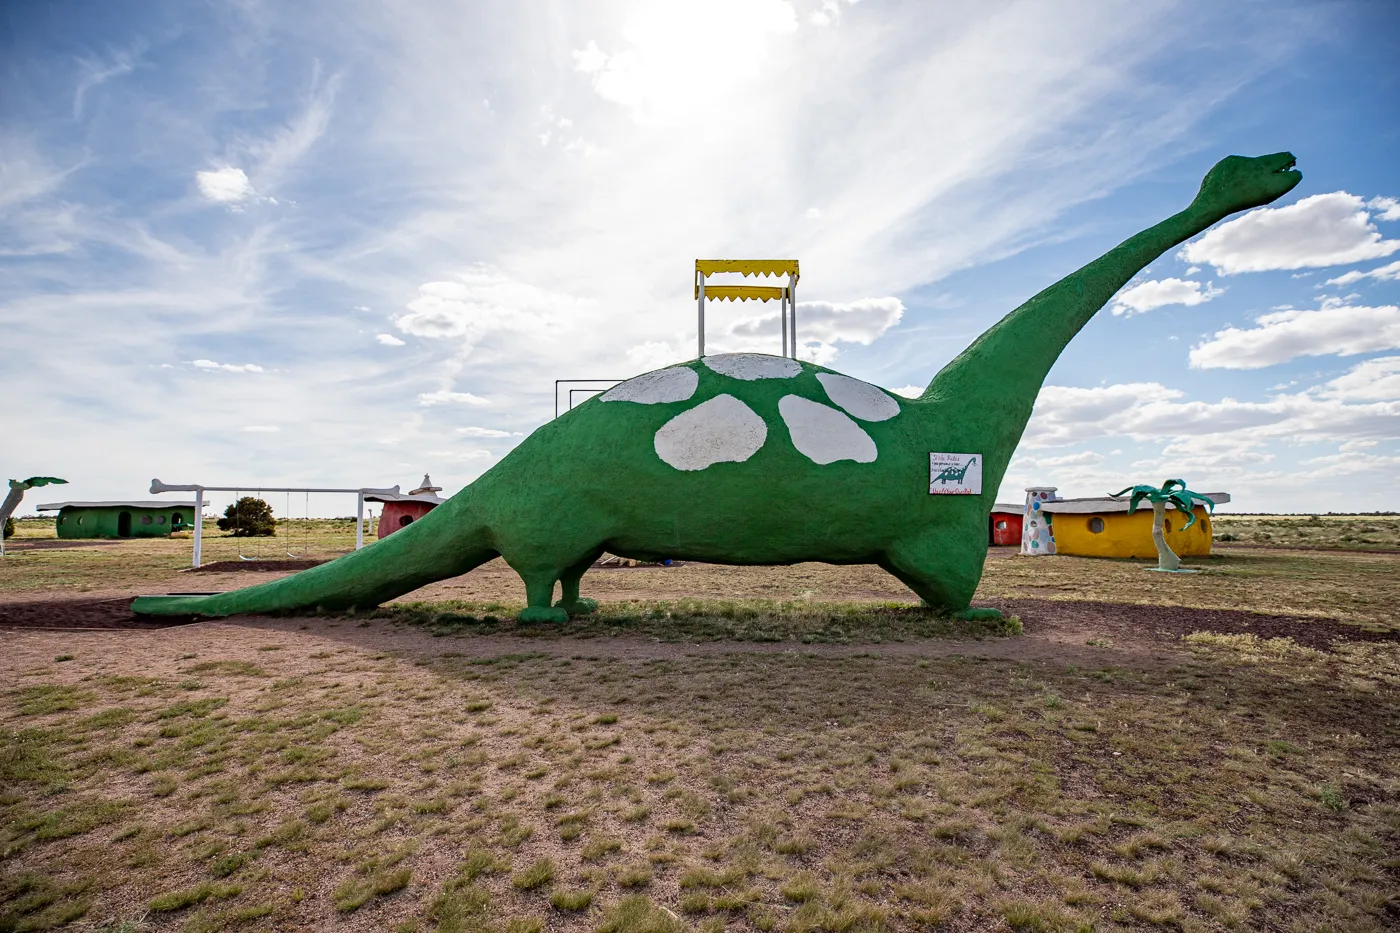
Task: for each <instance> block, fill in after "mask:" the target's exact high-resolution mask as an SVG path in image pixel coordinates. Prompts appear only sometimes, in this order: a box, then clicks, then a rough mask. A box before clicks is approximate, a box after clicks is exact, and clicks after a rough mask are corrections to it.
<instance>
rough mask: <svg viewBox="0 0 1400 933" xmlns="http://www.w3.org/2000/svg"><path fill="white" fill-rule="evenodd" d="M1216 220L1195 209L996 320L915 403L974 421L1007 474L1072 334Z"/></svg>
mask: <svg viewBox="0 0 1400 933" xmlns="http://www.w3.org/2000/svg"><path fill="white" fill-rule="evenodd" d="M1219 219H1221V218H1220V217H1219V216H1211V215H1209V214H1207V213H1206V212H1204V211H1202V210H1200V209H1198V208H1196V207H1195V206H1194V205H1193V206H1192V207H1188V208H1187V209H1186V210H1184V211H1182V212H1181V213H1179V214H1175V215H1173V216H1171V217H1168V218H1167V219H1166V220H1164V221H1162V222H1161V223H1159V224H1157V225H1156V226H1154V227H1151V228H1149V229H1147V230H1144V231H1142V232H1141V233H1139V234H1137V235H1136V236H1134V237H1132V238H1131V239H1128V240H1126V241H1124V242H1123V243H1120V244H1119V245H1118V246H1116V247H1114V248H1113V249H1112V250H1110V251H1109V252H1108V253H1106V254H1104V255H1103V256H1100V257H1099V258H1098V259H1095V260H1094V261H1093V262H1091V263H1089V264H1088V265H1087V266H1084V267H1083V268H1082V269H1080V270H1078V271H1077V272H1074V273H1072V274H1070V275H1068V276H1066V277H1065V278H1063V279H1061V280H1060V281H1058V282H1056V283H1055V284H1054V285H1051V286H1050V287H1049V288H1047V289H1045V290H1044V291H1042V292H1041V293H1040V294H1038V295H1036V296H1035V297H1034V298H1032V299H1031V300H1030V301H1027V302H1026V303H1025V304H1023V305H1021V306H1020V307H1019V308H1017V309H1016V310H1015V311H1012V312H1011V313H1010V314H1008V315H1007V316H1006V317H1004V318H1002V319H1001V320H1000V321H998V322H997V323H996V324H995V325H993V326H992V327H991V329H989V330H988V331H987V332H986V333H984V334H983V335H982V336H981V337H978V338H977V340H976V341H974V342H973V343H972V345H971V346H969V347H968V348H967V349H966V350H964V351H963V352H962V353H961V354H959V355H958V357H957V359H955V360H953V361H952V362H951V363H949V364H948V365H947V366H945V367H943V369H942V370H941V371H940V372H939V373H938V375H937V376H935V377H934V379H933V381H932V382H931V383H929V386H928V388H927V389H925V390H924V394H923V395H922V396H920V401H927V402H932V401H939V402H942V403H944V404H943V405H941V406H940V407H941V408H943V409H944V410H946V409H948V408H953V409H955V410H958V411H959V412H961V413H962V417H965V418H969V419H973V420H975V421H976V423H977V424H978V425H979V426H981V427H982V428H983V430H982V431H981V432H979V433H980V434H981V435H982V436H983V437H984V438H985V446H984V447H983V451H984V452H985V454H986V455H987V466H988V467H989V468H991V469H992V470H994V471H996V472H998V473H1000V472H1002V471H1004V469H1005V466H1006V462H1007V460H1009V459H1010V457H1011V454H1012V452H1013V451H1014V450H1015V448H1016V445H1017V444H1018V443H1019V442H1020V439H1021V432H1022V431H1024V430H1025V427H1026V422H1027V421H1028V420H1030V416H1031V409H1032V407H1034V405H1035V399H1036V396H1037V395H1038V394H1039V393H1040V387H1041V385H1042V384H1043V383H1044V382H1045V377H1046V375H1048V374H1049V372H1050V367H1051V366H1053V365H1055V360H1056V359H1058V358H1059V356H1060V352H1061V351H1062V350H1064V348H1065V346H1066V345H1067V344H1068V343H1069V342H1070V340H1071V339H1073V337H1074V335H1075V334H1077V333H1079V330H1080V328H1082V327H1083V326H1084V325H1085V324H1087V323H1088V322H1089V319H1090V318H1092V317H1093V316H1094V315H1095V314H1096V313H1098V311H1099V309H1100V308H1102V307H1103V306H1104V305H1105V304H1107V303H1108V300H1109V299H1110V298H1112V297H1113V295H1114V294H1115V293H1116V292H1117V291H1118V290H1119V289H1120V288H1122V287H1123V286H1124V285H1126V284H1127V282H1128V280H1129V279H1131V278H1132V277H1133V276H1134V275H1136V274H1137V273H1138V272H1139V271H1141V270H1142V269H1143V268H1144V267H1145V266H1146V265H1147V264H1148V263H1150V262H1152V260H1154V259H1156V258H1157V257H1158V256H1160V255H1162V254H1163V253H1164V252H1166V251H1167V250H1169V249H1171V248H1172V247H1174V246H1176V245H1177V244H1178V243H1181V242H1182V241H1184V240H1187V239H1190V238H1191V237H1193V236H1195V235H1196V234H1197V233H1200V232H1201V231H1202V230H1205V229H1206V228H1207V227H1209V226H1210V225H1211V224H1213V223H1215V222H1216V221H1217V220H1219ZM998 480H999V476H998Z"/></svg>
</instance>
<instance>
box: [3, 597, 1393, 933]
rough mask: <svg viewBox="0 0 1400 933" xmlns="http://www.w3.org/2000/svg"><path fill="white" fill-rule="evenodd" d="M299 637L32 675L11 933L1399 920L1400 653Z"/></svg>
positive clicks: (216, 634)
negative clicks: (1028, 657)
mask: <svg viewBox="0 0 1400 933" xmlns="http://www.w3.org/2000/svg"><path fill="white" fill-rule="evenodd" d="M306 624H307V626H308V628H307V629H306V630H305V631H297V630H295V629H293V630H291V631H282V632H280V633H278V634H277V635H276V636H275V641H276V643H277V644H279V645H280V650H278V651H274V652H268V651H259V648H262V647H266V645H267V644H268V643H269V642H270V641H271V640H272V639H271V638H270V636H269V634H268V633H267V632H265V631H262V630H258V629H240V628H239V627H238V626H218V627H196V628H191V629H175V630H168V631H166V632H160V633H127V634H121V635H119V634H112V635H104V636H101V638H103V639H107V640H115V639H119V638H139V639H140V640H141V646H140V647H139V649H138V650H137V653H136V654H135V655H134V656H132V658H131V659H128V660H125V661H123V663H122V664H121V665H120V667H118V666H116V665H113V664H112V663H111V662H110V660H109V655H108V653H107V652H104V651H101V650H97V648H96V646H95V645H94V644H93V643H92V642H91V641H86V642H85V641H81V640H80V641H77V642H73V641H72V640H71V639H70V642H69V644H70V649H71V651H72V653H73V654H74V655H75V657H74V660H73V661H69V662H64V663H62V664H58V663H54V662H51V661H47V658H48V657H51V656H52V653H53V652H52V649H51V646H49V645H44V646H42V647H43V650H44V652H45V653H44V654H43V655H40V654H38V653H37V648H36V650H35V651H34V652H29V653H26V654H25V655H24V657H25V658H26V659H27V660H26V661H25V662H24V664H23V665H21V666H17V667H11V668H9V669H7V671H6V674H7V679H8V680H9V681H10V682H12V683H15V684H17V686H15V687H14V688H12V689H11V690H9V691H8V692H6V693H5V694H4V696H3V698H0V729H3V730H4V732H3V735H2V736H0V748H3V753H0V786H3V787H4V788H5V791H4V797H3V799H2V800H0V803H3V815H4V827H5V828H4V830H3V836H0V853H3V859H4V860H3V862H2V863H0V866H2V867H0V873H3V881H0V886H2V887H0V898H3V906H2V907H0V915H3V916H4V917H5V918H6V919H5V920H3V921H0V923H3V924H5V925H6V926H5V927H4V928H9V929H19V928H25V929H44V928H50V927H57V926H62V925H63V924H64V923H72V922H73V921H75V920H77V919H79V918H81V919H82V921H83V922H85V923H88V924H92V925H98V924H116V923H121V922H126V923H128V924H129V926H128V927H127V929H133V930H135V929H153V930H156V929H208V930H213V929H221V928H229V927H233V926H237V927H238V928H240V929H285V928H310V927H316V928H324V929H332V928H334V929H366V930H370V929H374V930H381V929H395V928H397V929H415V930H423V931H427V930H495V929H516V930H521V929H524V930H527V931H528V930H529V929H531V928H537V927H539V925H541V924H543V925H545V926H548V927H549V928H551V929H580V930H606V929H618V930H623V929H638V930H652V929H662V928H664V929H665V930H668V931H673V933H680V931H682V930H685V929H689V928H692V927H696V928H701V927H703V928H705V929H714V930H718V929H719V926H720V925H721V924H723V925H724V926H726V927H728V928H734V929H742V928H746V927H752V928H754V929H757V930H760V931H765V930H780V931H793V933H812V931H817V930H828V931H848V930H862V931H881V930H892V931H895V930H915V929H923V928H935V929H936V928H939V927H940V926H943V927H946V928H948V929H983V928H989V929H990V928H1010V929H1017V930H1075V929H1097V930H1113V929H1138V928H1142V929H1151V928H1160V927H1174V928H1177V929H1183V930H1218V929H1257V928H1261V927H1268V928H1281V929H1289V928H1291V929H1299V930H1302V929H1318V928H1324V927H1325V928H1328V929H1336V930H1381V929H1385V928H1386V927H1388V926H1391V925H1393V923H1394V921H1395V918H1396V914H1395V911H1396V910H1397V907H1400V904H1397V901H1396V899H1395V897H1394V894H1393V892H1394V891H1395V890H1396V886H1395V879H1396V872H1397V869H1398V868H1400V864H1397V862H1396V860H1395V856H1394V853H1395V852H1396V851H1398V850H1400V759H1398V758H1397V756H1396V754H1395V752H1396V749H1397V741H1396V740H1397V729H1400V726H1397V723H1398V722H1400V719H1397V716H1396V712H1397V704H1396V699H1397V695H1396V691H1397V687H1400V659H1398V658H1397V652H1396V650H1395V646H1394V645H1393V644H1380V645H1376V644H1369V645H1367V644H1362V645H1352V646H1342V647H1340V648H1339V649H1338V650H1337V651H1336V652H1334V653H1329V652H1322V651H1316V650H1312V649H1302V648H1299V647H1297V646H1296V645H1292V644H1291V643H1287V642H1286V641H1285V640H1283V639H1272V640H1269V639H1251V638H1250V637H1235V636H1230V637H1226V636H1216V637H1208V636H1194V637H1193V638H1192V639H1191V640H1190V641H1189V642H1188V647H1186V648H1185V649H1184V650H1183V653H1182V656H1181V659H1180V662H1179V663H1177V664H1176V665H1174V666H1170V667H1168V668H1165V669H1152V670H1140V671H1139V670H1126V669H1122V668H1116V669H1114V668H1110V669H1075V668H1073V667H1069V666H1064V665H1055V664H1016V663H1006V662H992V661H986V660H979V659H977V658H973V657H960V656H943V657H928V658H922V659H920V658H917V657H901V656H896V655H880V654H877V653H871V652H869V651H850V650H847V651H846V652H845V653H844V654H835V655H833V654H824V655H815V654H802V653H794V652H787V653H772V652H766V653H742V652H740V653H731V654H711V655H709V656H705V657H700V656H692V657H686V656H684V655H678V656H675V657H670V658H637V659H628V658H627V657H625V656H618V655H616V654H612V655H609V656H596V657H590V656H588V655H587V654H585V652H587V651H588V648H587V647H586V645H587V642H581V643H579V648H580V651H579V652H578V653H577V654H576V655H575V656H572V657H571V656H568V655H567V654H563V655H561V654H560V653H558V652H555V653H552V654H548V653H539V652H531V651H528V650H522V651H518V652H511V653H507V654H496V655H489V656H483V655H480V654H478V653H475V652H473V651H472V650H471V648H470V646H471V645H472V644H473V642H472V641H471V640H465V641H464V640H453V641H452V642H451V643H450V645H451V646H452V647H454V648H458V649H465V650H454V651H447V652H442V651H434V650H433V649H434V647H440V646H443V645H444V644H445V643H444V642H442V641H434V640H433V639H430V638H427V637H425V636H423V635H417V636H414V635H411V634H410V633H401V634H400V635H398V636H396V637H397V638H399V639H400V642H401V643H402V644H406V645H415V646H416V649H415V651H414V652H405V651H403V650H400V651H398V652H395V653H391V654H385V653H383V652H375V651H373V650H372V649H369V648H361V647H355V646H354V645H353V644H351V643H349V642H343V641H338V640H337V639H338V636H337V634H336V633H337V631H339V626H340V625H342V624H343V623H337V622H336V621H334V620H310V621H309V622H308V623H306ZM374 624H375V625H380V626H382V625H384V623H382V622H376V623H374ZM355 631H357V632H358V631H360V630H359V629H355ZM26 637H28V638H35V639H37V638H40V637H41V636H38V635H35V636H26ZM42 637H45V638H48V639H51V640H52V639H57V638H60V637H61V636H55V635H49V636H42ZM522 648H528V643H526V644H525V645H522ZM188 655H194V657H188ZM254 661H256V667H257V668H258V669H259V672H260V673H261V675H262V676H249V674H248V668H249V667H251V666H254V663H253V662H254ZM196 671H198V673H197V674H196ZM532 775H533V777H532ZM998 924H1000V925H1002V926H1001V927H998Z"/></svg>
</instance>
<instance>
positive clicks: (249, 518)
mask: <svg viewBox="0 0 1400 933" xmlns="http://www.w3.org/2000/svg"><path fill="white" fill-rule="evenodd" d="M218 525H219V530H220V531H231V532H233V535H234V537H236V538H248V537H253V536H254V535H275V534H277V519H275V518H273V517H272V506H270V505H268V504H267V503H266V502H264V501H263V500H261V499H255V498H253V497H252V496H244V497H243V498H241V499H239V500H238V501H237V502H235V503H233V504H232V505H230V506H229V507H228V508H226V509H224V517H223V518H221V519H219V521H218Z"/></svg>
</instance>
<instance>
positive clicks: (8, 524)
mask: <svg viewBox="0 0 1400 933" xmlns="http://www.w3.org/2000/svg"><path fill="white" fill-rule="evenodd" d="M2 533H3V534H4V536H5V540H6V541H8V540H10V539H11V538H13V537H14V536H15V517H14V516H13V515H11V516H10V517H9V518H7V519H5V530H4V532H2Z"/></svg>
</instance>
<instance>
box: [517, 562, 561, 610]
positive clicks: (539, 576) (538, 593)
mask: <svg viewBox="0 0 1400 933" xmlns="http://www.w3.org/2000/svg"><path fill="white" fill-rule="evenodd" d="M516 573H519V574H520V578H521V579H522V580H524V581H525V608H524V609H523V610H521V612H520V621H521V622H567V621H569V613H568V612H567V611H566V610H564V609H563V608H561V607H558V606H552V605H550V604H551V603H552V602H553V601H554V581H555V580H557V579H558V578H559V574H558V573H557V572H554V571H548V570H544V571H539V570H536V571H528V570H527V571H521V570H519V569H517V570H516Z"/></svg>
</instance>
